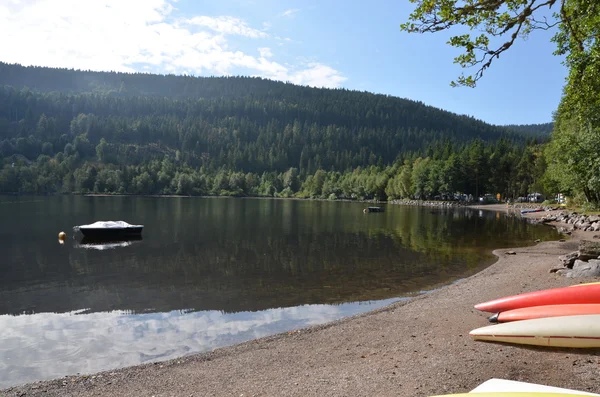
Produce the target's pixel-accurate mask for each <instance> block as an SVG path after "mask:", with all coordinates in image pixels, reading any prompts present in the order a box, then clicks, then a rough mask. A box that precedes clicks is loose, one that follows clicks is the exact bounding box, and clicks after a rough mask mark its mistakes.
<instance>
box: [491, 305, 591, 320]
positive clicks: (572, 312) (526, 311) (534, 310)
mask: <svg viewBox="0 0 600 397" xmlns="http://www.w3.org/2000/svg"><path fill="white" fill-rule="evenodd" d="M581 314H600V304H598V303H583V304H573V305H548V306H532V307H524V308H521V309H514V310H508V311H506V312H501V313H496V314H494V315H493V316H491V317H490V318H488V320H490V322H491V323H507V322H509V321H521V320H531V319H534V318H545V317H561V316H578V315H581Z"/></svg>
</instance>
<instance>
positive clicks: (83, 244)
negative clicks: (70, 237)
mask: <svg viewBox="0 0 600 397" xmlns="http://www.w3.org/2000/svg"><path fill="white" fill-rule="evenodd" d="M74 241H75V242H74V243H73V247H75V248H83V249H93V250H97V251H104V250H109V249H116V248H124V247H130V246H131V245H133V244H136V243H139V242H141V241H142V236H132V237H126V238H123V239H119V240H99V239H93V238H89V237H83V238H82V239H81V241H77V240H74Z"/></svg>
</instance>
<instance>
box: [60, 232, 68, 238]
mask: <svg viewBox="0 0 600 397" xmlns="http://www.w3.org/2000/svg"><path fill="white" fill-rule="evenodd" d="M66 238H67V234H66V233H65V232H60V233H58V239H59V240H64V239H66Z"/></svg>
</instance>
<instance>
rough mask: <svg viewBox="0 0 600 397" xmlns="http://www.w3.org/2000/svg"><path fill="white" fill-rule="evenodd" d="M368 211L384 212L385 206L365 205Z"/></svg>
mask: <svg viewBox="0 0 600 397" xmlns="http://www.w3.org/2000/svg"><path fill="white" fill-rule="evenodd" d="M366 209H367V211H368V212H385V208H383V207H367V208H366Z"/></svg>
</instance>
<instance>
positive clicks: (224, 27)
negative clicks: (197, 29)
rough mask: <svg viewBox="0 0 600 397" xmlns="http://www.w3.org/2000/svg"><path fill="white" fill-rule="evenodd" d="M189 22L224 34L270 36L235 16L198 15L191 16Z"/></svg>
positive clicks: (254, 36)
mask: <svg viewBox="0 0 600 397" xmlns="http://www.w3.org/2000/svg"><path fill="white" fill-rule="evenodd" d="M188 22H189V23H191V24H193V25H198V26H205V27H207V28H209V29H212V30H214V31H215V32H218V33H223V34H236V35H240V36H245V37H251V38H259V37H267V36H268V35H267V34H266V33H265V32H261V31H260V30H257V29H253V28H250V27H248V25H247V24H246V22H244V21H242V20H241V19H239V18H235V17H226V16H223V17H216V18H214V17H207V16H198V17H194V18H191V19H190V20H189V21H188Z"/></svg>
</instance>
